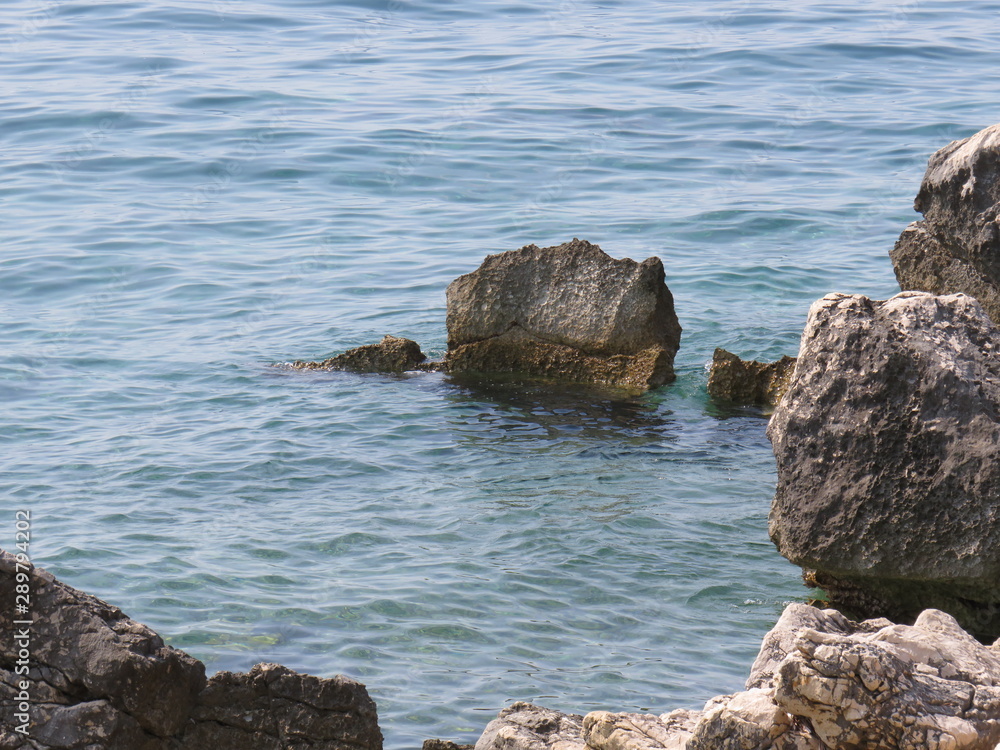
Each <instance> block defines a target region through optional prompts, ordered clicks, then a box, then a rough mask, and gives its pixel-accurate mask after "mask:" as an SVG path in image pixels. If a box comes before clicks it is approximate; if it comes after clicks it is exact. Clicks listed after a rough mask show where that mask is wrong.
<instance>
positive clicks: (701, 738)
mask: <svg viewBox="0 0 1000 750" xmlns="http://www.w3.org/2000/svg"><path fill="white" fill-rule="evenodd" d="M998 742H1000V649H997V648H996V647H990V648H987V647H985V646H983V645H982V644H980V643H979V642H978V641H976V639H975V638H973V637H972V636H971V635H969V634H968V633H966V632H965V631H963V630H962V629H961V627H959V625H958V623H957V622H956V621H955V619H954V618H952V617H951V616H950V615H947V614H945V613H944V612H940V611H937V610H927V611H925V612H923V613H922V614H921V615H920V616H919V617H918V618H917V620H916V622H915V623H914V624H913V625H912V626H908V625H894V624H892V623H890V622H888V621H887V620H870V621H866V622H860V623H858V622H852V621H851V620H848V619H847V618H846V617H844V616H843V615H842V614H840V613H839V612H837V611H835V610H829V609H828V610H819V609H815V608H813V607H810V606H808V605H804V604H790V605H788V607H787V608H786V609H785V612H784V613H783V614H782V616H781V619H780V620H779V621H778V623H777V625H775V627H774V629H773V630H772V631H771V632H770V633H769V634H768V635H767V637H766V638H765V639H764V644H763V645H762V647H761V651H760V655H759V656H758V658H757V661H756V662H755V663H754V667H753V670H752V671H751V674H750V678H749V679H748V680H747V690H746V691H744V692H741V693H736V694H734V695H723V696H719V697H717V698H713V699H712V700H710V701H709V702H708V703H707V704H706V705H705V708H704V709H703V710H702V711H688V710H684V709H681V710H677V711H673V712H671V713H669V714H663V715H662V716H659V717H657V716H654V715H652V714H630V713H609V712H607V711H594V712H592V713H589V714H587V716H586V717H584V719H583V721H582V727H581V726H580V721H579V717H575V716H567V715H564V714H559V713H557V712H554V711H548V710H546V709H542V708H538V707H537V706H530V705H528V704H524V703H520V704H515V705H514V706H511V707H510V708H508V709H505V711H503V712H501V714H500V717H499V718H498V719H497V720H496V721H494V722H492V723H491V724H490V725H489V727H487V731H486V732H485V733H484V734H483V736H482V738H481V739H480V741H479V743H477V745H476V750H494V749H499V748H503V750H548V749H550V748H552V749H558V750H563V749H564V748H565V749H566V750H831V749H833V750H861V749H862V748H864V749H866V750H994V748H995V747H996V746H997V743H998Z"/></svg>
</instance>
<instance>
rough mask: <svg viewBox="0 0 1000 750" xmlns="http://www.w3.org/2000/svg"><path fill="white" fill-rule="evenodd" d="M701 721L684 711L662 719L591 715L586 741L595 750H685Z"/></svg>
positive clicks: (585, 721)
mask: <svg viewBox="0 0 1000 750" xmlns="http://www.w3.org/2000/svg"><path fill="white" fill-rule="evenodd" d="M699 717H700V714H699V713H697V712H694V711H688V710H686V709H683V708H680V709H677V710H676V711H671V712H670V713H669V714H663V715H662V716H655V715H653V714H632V713H617V714H614V713H609V712H608V711H591V712H590V713H589V714H587V715H586V716H584V717H583V737H584V740H585V741H586V743H587V747H588V748H592V749H593V750H685V748H686V747H687V741H688V739H689V738H690V737H691V733H692V732H693V731H694V728H695V724H696V723H697V720H698V718H699Z"/></svg>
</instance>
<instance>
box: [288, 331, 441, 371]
mask: <svg viewBox="0 0 1000 750" xmlns="http://www.w3.org/2000/svg"><path fill="white" fill-rule="evenodd" d="M426 359H427V357H426V355H425V354H424V353H423V352H422V351H420V345H419V344H417V342H416V341H411V340H410V339H404V338H400V337H399V336H384V337H383V338H382V340H381V341H380V342H378V343H377V344H368V345H366V346H359V347H357V348H355V349H348V350H347V351H346V352H344V353H343V354H338V355H337V356H336V357H331V358H330V359H325V360H323V361H322V362H302V361H296V362H293V363H292V367H293V368H295V369H296V370H353V371H354V372H406V371H407V370H415V369H417V368H418V367H420V366H421V365H422V363H423V362H424V361H425V360H426Z"/></svg>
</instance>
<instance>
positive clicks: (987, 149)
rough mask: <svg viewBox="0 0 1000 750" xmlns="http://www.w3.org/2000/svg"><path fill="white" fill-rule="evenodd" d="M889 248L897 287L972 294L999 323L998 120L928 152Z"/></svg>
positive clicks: (999, 204)
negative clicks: (907, 214) (908, 214)
mask: <svg viewBox="0 0 1000 750" xmlns="http://www.w3.org/2000/svg"><path fill="white" fill-rule="evenodd" d="M914 208H915V209H916V210H917V211H919V212H920V213H922V214H923V215H924V218H923V220H922V221H917V222H914V223H913V224H910V225H909V226H908V227H907V228H906V229H905V230H904V231H903V233H902V235H901V236H900V238H899V240H898V241H897V242H896V246H895V247H894V248H893V249H892V251H891V252H890V257H891V258H892V264H893V267H894V268H895V271H896V279H897V280H898V281H899V286H900V288H901V289H904V290H906V289H910V290H920V291H926V292H933V293H934V294H950V293H954V292H962V293H964V294H968V295H970V296H972V297H975V298H976V299H977V300H979V302H980V303H981V304H982V305H983V308H984V309H985V310H986V312H987V313H988V314H989V315H990V317H991V318H992V319H993V321H994V322H995V323H998V324H1000V219H998V213H1000V124H998V125H993V126H991V127H989V128H986V129H985V130H982V131H980V132H979V133H976V134H975V135H973V136H971V137H970V138H966V139H964V140H960V141H954V142H952V143H950V144H948V145H947V146H945V147H944V148H942V149H941V150H940V151H938V152H937V153H935V154H934V155H933V156H931V158H930V161H929V162H928V165H927V172H926V173H925V175H924V179H923V182H922V183H921V185H920V191H919V193H918V194H917V198H916V201H915V203H914Z"/></svg>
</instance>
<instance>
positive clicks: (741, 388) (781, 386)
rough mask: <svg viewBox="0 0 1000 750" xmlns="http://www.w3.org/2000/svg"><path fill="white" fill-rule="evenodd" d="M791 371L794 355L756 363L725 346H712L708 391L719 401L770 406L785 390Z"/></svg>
mask: <svg viewBox="0 0 1000 750" xmlns="http://www.w3.org/2000/svg"><path fill="white" fill-rule="evenodd" d="M794 370H795V358H794V357H789V356H784V357H782V358H781V359H779V360H778V361H777V362H757V361H756V360H750V361H748V360H745V359H740V358H739V357H738V356H736V355H735V354H732V353H731V352H727V351H726V350H725V349H716V350H715V353H714V354H713V355H712V369H711V371H710V372H709V375H708V394H709V395H710V396H711V397H712V398H715V399H719V400H722V401H731V402H734V403H737V404H748V405H751V406H764V407H773V406H776V405H777V404H778V402H779V401H780V400H781V397H782V396H783V395H785V391H786V390H788V383H789V382H790V381H791V379H792V372H793V371H794Z"/></svg>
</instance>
